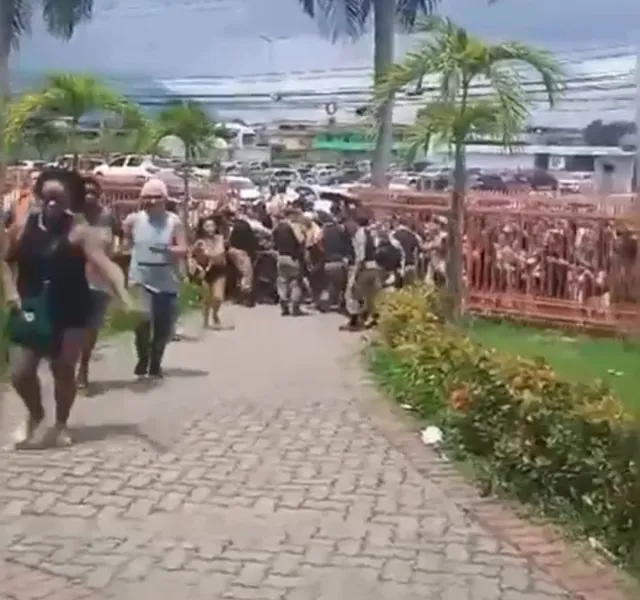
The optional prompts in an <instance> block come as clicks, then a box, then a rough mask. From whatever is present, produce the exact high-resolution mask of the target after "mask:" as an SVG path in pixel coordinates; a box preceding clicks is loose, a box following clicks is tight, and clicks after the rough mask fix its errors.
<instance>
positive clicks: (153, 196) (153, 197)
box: [140, 194, 165, 202]
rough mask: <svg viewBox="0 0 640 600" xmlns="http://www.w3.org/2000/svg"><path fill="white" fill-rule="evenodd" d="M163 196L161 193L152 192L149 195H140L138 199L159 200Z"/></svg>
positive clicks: (162, 198)
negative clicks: (152, 193)
mask: <svg viewBox="0 0 640 600" xmlns="http://www.w3.org/2000/svg"><path fill="white" fill-rule="evenodd" d="M164 199H165V198H164V196H162V195H161V194H154V195H150V196H140V200H142V201H143V202H150V201H153V200H155V201H160V200H164Z"/></svg>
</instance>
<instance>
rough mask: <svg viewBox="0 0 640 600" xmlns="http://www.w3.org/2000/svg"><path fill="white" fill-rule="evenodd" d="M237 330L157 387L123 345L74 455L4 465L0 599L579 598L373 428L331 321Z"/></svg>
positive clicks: (266, 320)
mask: <svg viewBox="0 0 640 600" xmlns="http://www.w3.org/2000/svg"><path fill="white" fill-rule="evenodd" d="M227 314H228V315H229V318H230V319H231V320H233V321H234V322H235V325H236V329H235V330H234V331H225V332H215V333H214V332H212V333H208V334H207V335H206V337H205V339H204V340H198V341H189V340H187V341H183V342H180V343H178V344H172V346H171V348H170V351H169V355H168V358H167V366H168V377H167V379H166V380H165V381H164V382H163V383H162V384H161V385H159V386H158V387H154V388H148V387H147V388H145V387H143V386H139V385H138V386H136V385H134V384H132V383H131V377H130V365H131V351H130V349H129V347H128V345H127V344H126V343H125V341H124V340H120V341H119V342H116V345H115V346H114V347H113V348H106V349H104V350H103V351H102V352H101V360H99V361H98V362H96V364H95V366H94V373H95V378H96V379H98V380H99V387H100V389H99V390H98V393H96V394H95V395H92V396H90V397H86V398H85V397H83V398H81V399H80V400H79V401H78V404H77V407H76V410H75V413H74V423H75V435H76V439H77V441H78V443H77V444H76V445H75V446H74V447H73V448H71V449H68V450H59V451H49V452H45V453H40V452H32V453H29V452H23V453H17V452H13V451H11V452H9V451H5V452H3V453H2V454H0V556H3V557H4V560H5V562H2V560H1V559H0V598H2V599H3V600H30V599H33V600H37V599H60V600H63V599H66V600H74V599H75V600H79V599H87V600H88V599H109V598H114V599H118V600H128V599H132V600H133V599H135V600H146V599H149V600H158V599H160V598H175V599H180V600H182V599H184V600H201V599H202V600H205V599H206V600H215V599H218V598H225V599H226V598H229V599H237V600H242V599H250V598H255V599H260V600H271V599H274V600H275V599H283V600H320V599H331V600H341V599H348V600H361V599H362V600H387V599H388V600H410V599H411V600H413V599H416V600H417V599H420V600H559V599H561V598H569V597H570V596H569V594H568V593H567V592H566V590H565V589H564V588H563V587H562V586H561V585H559V584H558V583H554V581H553V580H552V578H551V576H550V575H548V574H546V573H543V572H542V571H541V570H538V569H537V568H536V567H534V566H532V563H531V561H530V560H529V558H527V557H525V556H523V555H522V554H521V552H520V551H519V550H517V549H516V546H514V545H510V544H509V543H507V542H505V541H503V540H502V539H500V538H499V537H497V536H496V535H495V534H494V533H491V532H490V531H489V530H488V529H486V528H484V526H482V525H481V524H480V523H479V522H477V521H475V520H473V518H472V517H470V516H469V514H468V513H467V512H466V511H465V510H462V509H460V508H458V506H457V504H456V503H455V502H454V500H455V498H452V497H450V496H448V495H447V494H446V493H445V492H443V490H442V489H441V488H440V487H439V486H438V485H436V484H435V483H434V482H433V481H430V479H429V477H425V476H424V475H423V474H421V472H419V471H418V470H417V469H416V468H415V467H414V466H413V463H412V461H411V460H410V459H409V458H408V457H407V456H406V454H405V453H404V452H403V451H401V450H400V449H398V448H397V446H395V445H392V443H391V442H390V441H388V438H387V436H385V435H383V434H382V433H380V431H379V430H378V429H377V428H376V426H375V424H374V423H373V422H372V421H371V419H369V418H367V416H366V408H367V407H366V406H365V405H364V404H363V403H364V402H366V399H365V396H366V395H367V393H368V392H367V388H366V386H365V384H364V383H361V382H360V378H361V376H360V373H359V371H358V360H359V358H358V349H359V342H358V340H357V338H354V337H351V336H349V334H340V333H338V332H337V331H336V327H337V324H338V323H339V320H338V319H337V317H334V316H312V317H305V318H300V319H293V318H291V319H281V318H280V317H279V315H278V314H277V312H276V310H275V309H273V308H270V307H260V308H256V309H254V310H252V311H249V310H243V309H238V308H229V309H228V310H227ZM47 393H48V394H50V386H49V387H47ZM5 404H6V406H5V408H4V419H3V425H2V429H3V430H4V434H3V435H4V441H5V442H6V441H7V432H8V431H10V430H11V428H12V427H13V426H14V425H15V422H16V418H17V415H18V414H19V409H18V408H17V406H18V405H17V401H16V400H15V398H11V397H10V398H9V399H8V401H7V402H6V403H5ZM425 452H426V450H425ZM425 460H427V462H429V460H430V459H429V458H428V457H427V458H426V459H425Z"/></svg>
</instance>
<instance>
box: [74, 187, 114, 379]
mask: <svg viewBox="0 0 640 600" xmlns="http://www.w3.org/2000/svg"><path fill="white" fill-rule="evenodd" d="M84 184H85V186H84V189H85V208H84V211H83V213H84V217H85V219H86V222H87V224H88V225H90V226H91V227H94V228H96V232H97V234H98V235H100V236H101V239H102V242H103V244H104V250H105V253H106V254H107V256H112V255H113V249H114V242H115V239H116V236H117V235H118V231H117V222H116V219H115V217H114V216H113V215H112V214H111V212H110V211H109V210H108V209H107V208H105V207H104V206H102V204H101V201H102V188H101V186H100V184H99V183H98V181H97V180H96V179H94V178H93V177H86V178H85V180H84ZM87 277H88V279H89V288H90V296H91V310H90V313H89V323H88V328H87V335H86V339H85V347H84V348H83V349H82V354H81V355H80V365H79V367H78V376H77V380H76V381H77V386H78V388H80V389H83V388H86V387H87V386H88V385H89V362H90V361H91V356H92V354H93V350H94V348H95V346H96V342H97V341H98V333H99V332H100V330H101V329H102V327H103V325H104V320H105V316H106V314H107V309H108V307H109V300H110V297H111V295H110V291H109V285H108V284H107V283H106V282H105V281H103V280H102V278H101V277H100V275H99V273H96V271H95V269H93V268H91V265H88V268H87Z"/></svg>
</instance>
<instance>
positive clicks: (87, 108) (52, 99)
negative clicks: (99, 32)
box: [6, 73, 144, 168]
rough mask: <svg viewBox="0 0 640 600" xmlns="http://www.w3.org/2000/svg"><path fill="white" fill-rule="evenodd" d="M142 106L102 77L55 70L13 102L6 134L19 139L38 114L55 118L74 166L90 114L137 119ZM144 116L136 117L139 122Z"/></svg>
mask: <svg viewBox="0 0 640 600" xmlns="http://www.w3.org/2000/svg"><path fill="white" fill-rule="evenodd" d="M138 112H139V108H138V107H136V106H134V105H131V104H129V103H128V102H127V100H126V99H125V97H124V96H122V95H120V94H118V93H116V92H114V91H113V90H111V89H110V88H109V86H107V85H106V84H104V83H103V82H102V81H101V80H99V79H97V78H96V77H92V76H90V75H74V74H70V73H55V74H52V75H48V76H47V77H46V79H45V82H44V85H43V86H42V87H41V88H40V89H39V90H37V91H36V92H33V93H28V94H25V95H24V96H22V97H20V98H18V99H17V100H16V101H15V102H13V103H12V104H11V105H10V107H9V111H8V115H7V124H6V137H7V139H8V140H9V141H15V140H17V139H19V137H20V136H21V135H22V134H23V131H24V127H25V124H26V123H27V122H28V120H29V119H33V118H34V117H38V118H45V119H49V120H53V121H55V122H56V123H57V124H58V126H59V127H60V128H61V129H62V130H63V131H64V132H65V135H66V138H67V144H68V150H69V151H70V153H71V154H73V166H74V168H75V167H76V166H77V164H78V153H79V146H78V144H79V141H80V121H81V120H82V119H83V118H86V117H89V116H96V115H97V116H99V117H100V118H101V119H102V118H104V117H105V115H114V116H117V117H118V118H120V119H122V120H123V121H124V120H126V119H129V121H131V122H133V121H134V117H133V115H134V114H136V115H137V113H138ZM143 121H144V118H143V117H142V116H136V118H135V122H137V123H142V122H143Z"/></svg>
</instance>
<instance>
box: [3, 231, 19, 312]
mask: <svg viewBox="0 0 640 600" xmlns="http://www.w3.org/2000/svg"><path fill="white" fill-rule="evenodd" d="M9 246H10V237H9V233H8V232H7V231H5V229H4V227H0V255H1V257H2V263H1V265H0V269H2V272H1V273H0V277H1V278H2V289H3V290H4V301H5V302H6V303H7V304H9V305H11V304H17V303H18V302H19V296H18V289H17V287H16V280H15V277H14V270H13V269H12V268H11V265H10V264H9V263H8V262H7V257H8V253H9Z"/></svg>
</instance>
